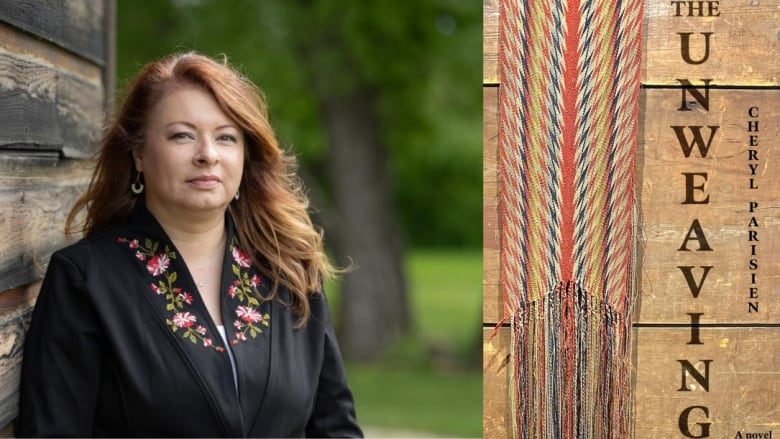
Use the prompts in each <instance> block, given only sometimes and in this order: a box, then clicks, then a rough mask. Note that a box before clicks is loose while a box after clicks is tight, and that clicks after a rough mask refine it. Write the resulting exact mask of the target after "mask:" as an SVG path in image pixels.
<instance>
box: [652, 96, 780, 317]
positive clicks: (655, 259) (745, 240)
mask: <svg viewBox="0 0 780 439" xmlns="http://www.w3.org/2000/svg"><path fill="white" fill-rule="evenodd" d="M644 94H645V100H646V102H645V106H644V111H645V114H644V120H645V124H644V126H645V130H644V135H643V139H644V140H643V142H642V144H640V145H639V156H638V161H639V163H641V164H642V165H643V166H642V167H641V169H637V173H639V172H641V175H637V178H638V182H640V183H641V194H640V196H641V199H640V204H641V207H642V227H643V236H642V238H643V242H644V255H643V256H644V257H643V258H642V260H641V261H640V265H639V267H640V269H641V272H640V276H641V280H642V300H641V309H640V311H641V312H640V313H639V314H638V317H639V318H638V321H639V322H685V321H688V322H690V318H689V317H688V315H687V314H686V313H690V312H699V313H704V315H703V316H702V317H701V320H702V323H704V322H710V323H746V322H757V323H780V296H779V295H778V293H780V286H778V285H780V260H778V259H777V258H776V257H773V256H774V255H776V254H777V251H778V250H780V217H778V215H777V212H778V209H780V179H778V178H777V175H778V174H777V173H778V169H777V167H776V166H777V165H776V164H777V163H780V148H777V140H778V123H780V91H779V90H752V89H751V90H740V91H735V90H719V89H713V90H711V91H710V99H711V102H710V109H709V111H704V110H703V109H701V108H699V109H697V110H694V111H677V107H678V106H679V105H680V99H681V96H680V91H679V90H657V89H650V90H645V91H644ZM751 108H753V109H755V114H757V115H758V117H755V118H754V117H750V115H749V112H750V109H751ZM751 122H753V123H755V124H756V130H755V131H749V126H748V125H749V123H751ZM672 126H679V127H685V128H684V129H681V130H679V131H682V132H684V133H685V135H686V136H687V137H686V139H687V140H686V143H687V141H689V140H691V139H692V138H693V134H692V131H691V129H690V128H689V127H691V126H701V127H703V128H701V130H700V132H701V134H702V139H703V140H708V139H709V138H710V135H712V142H711V144H710V147H709V149H708V150H707V152H706V156H705V157H701V153H700V151H699V150H698V148H696V147H694V149H693V150H692V151H691V152H690V156H689V157H687V158H686V157H685V152H684V148H682V147H681V144H680V141H679V139H678V138H677V133H676V131H675V129H673V128H672ZM710 127H717V128H710ZM713 133H714V134H713ZM751 141H752V142H754V143H755V146H752V147H751V146H750V142H751ZM689 146H690V145H689ZM751 151H755V154H753V153H751ZM751 166H753V168H752V169H751ZM693 187H697V188H698V189H693ZM751 187H753V188H754V189H751ZM687 198H690V199H689V200H688V201H689V203H688V204H683V203H685V202H686V199H687ZM705 201H706V202H705ZM694 203H695V204H694ZM752 203H755V204H752ZM751 211H752V212H751ZM694 220H698V222H699V224H700V225H701V228H702V232H703V235H701V236H700V237H701V240H702V242H703V240H706V243H707V244H708V245H709V247H710V248H711V251H699V249H700V246H699V241H698V240H693V241H692V240H688V241H687V242H686V243H685V248H686V249H688V250H687V251H680V248H683V244H684V242H685V240H686V236H688V235H687V234H688V233H689V230H690V228H691V225H692V223H693V221H694ZM696 236H697V237H698V236H699V235H696ZM752 238H754V239H755V240H752ZM753 263H755V264H756V265H757V267H756V268H755V269H753V268H751V264H753ZM678 267H695V268H693V269H686V268H682V269H681V268H678ZM700 267H712V268H710V269H705V268H700ZM704 270H708V273H707V276H706V277H704V281H703V282H702V281H701V280H702V277H703V275H704ZM686 271H687V273H688V275H689V276H690V277H691V278H692V279H693V280H694V281H695V285H696V286H700V287H701V288H700V290H698V297H694V292H693V291H692V290H691V288H690V287H689V285H688V281H687V280H686V274H685V273H686ZM694 289H696V288H694ZM751 289H753V290H751ZM751 291H752V293H751ZM751 294H752V295H753V296H755V297H753V298H751V297H750V296H751ZM751 303H752V304H754V306H757V307H758V309H757V310H752V309H751V308H750V306H751V305H749V304H751ZM779 329H780V328H779Z"/></svg>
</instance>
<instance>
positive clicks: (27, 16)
mask: <svg viewBox="0 0 780 439" xmlns="http://www.w3.org/2000/svg"><path fill="white" fill-rule="evenodd" d="M103 14H104V3H103V2H102V1H94V0H67V1H33V0H4V1H3V7H2V8H0V20H2V21H5V22H6V23H9V24H11V25H13V26H15V27H17V28H19V29H22V30H24V31H26V32H29V33H31V34H33V35H37V36H39V37H41V38H44V39H46V40H48V41H51V42H53V43H55V44H57V45H59V46H61V47H63V48H65V49H67V50H69V51H71V52H73V53H75V54H78V55H79V56H81V57H83V58H86V59H88V60H90V61H92V62H94V63H95V64H98V65H100V66H103V65H105V58H104V57H105V53H106V49H105V44H106V38H105V35H104V15H103Z"/></svg>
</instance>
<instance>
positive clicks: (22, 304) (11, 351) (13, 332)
mask: <svg viewBox="0 0 780 439" xmlns="http://www.w3.org/2000/svg"><path fill="white" fill-rule="evenodd" d="M39 290H40V282H33V283H31V284H29V285H25V286H22V287H19V288H14V289H11V290H9V291H4V292H2V293H0V425H7V424H9V423H10V422H11V421H12V420H13V419H14V418H16V414H17V412H18V400H19V395H18V388H19V378H20V372H21V365H22V346H23V343H24V335H25V331H26V330H27V327H28V326H29V324H30V317H31V313H32V307H33V305H34V303H35V298H36V297H37V296H38V291H39Z"/></svg>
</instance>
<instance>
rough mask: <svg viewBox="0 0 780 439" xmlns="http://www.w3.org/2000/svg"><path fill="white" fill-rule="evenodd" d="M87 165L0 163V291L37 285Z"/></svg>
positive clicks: (61, 238) (62, 239)
mask: <svg viewBox="0 0 780 439" xmlns="http://www.w3.org/2000/svg"><path fill="white" fill-rule="evenodd" d="M90 172H91V170H90V169H89V164H88V163H85V162H82V161H64V162H62V163H60V164H59V165H58V166H55V167H43V166H34V165H29V164H27V163H24V162H17V163H16V164H14V163H12V162H0V212H3V215H2V216H0V236H3V237H5V238H4V239H3V240H0V255H2V258H0V291H4V290H7V289H10V288H15V287H18V286H20V285H25V284H28V283H30V282H32V281H34V280H37V279H40V278H41V277H42V274H43V269H44V268H45V264H46V262H47V261H48V258H49V256H50V255H51V253H52V252H53V251H54V250H56V249H58V248H60V247H62V246H63V245H65V243H66V239H65V235H64V225H65V218H66V217H67V215H68V212H69V211H70V208H71V206H72V205H73V202H74V201H75V199H76V197H77V196H78V195H79V194H80V192H81V191H82V190H83V188H84V187H85V186H86V183H87V182H88V180H89V176H90Z"/></svg>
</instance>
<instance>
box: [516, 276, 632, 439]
mask: <svg viewBox="0 0 780 439" xmlns="http://www.w3.org/2000/svg"><path fill="white" fill-rule="evenodd" d="M630 334H631V323H630V320H629V319H626V318H624V317H623V316H621V315H620V313H618V312H616V311H615V310H614V309H613V308H612V307H610V306H609V305H607V304H605V303H603V302H599V301H598V300H597V299H594V297H593V296H592V295H590V294H588V293H587V292H586V291H584V290H583V289H582V288H581V287H580V286H579V285H576V284H574V283H567V284H561V285H559V286H558V287H557V288H556V289H555V290H554V291H552V292H550V294H549V295H547V296H546V297H543V298H541V299H539V300H538V301H535V302H533V303H529V304H528V305H527V306H526V307H523V308H522V309H520V310H519V312H518V314H517V315H516V316H515V317H514V319H513V321H512V346H514V347H515V349H516V351H515V355H516V356H517V358H518V359H519V362H518V364H517V367H516V368H515V371H514V372H515V373H514V375H513V382H512V386H511V387H512V388H513V389H515V390H516V392H517V394H516V396H517V397H516V398H515V399H514V400H513V403H514V404H516V405H515V407H514V408H513V413H514V416H515V419H514V421H515V422H514V427H515V428H516V431H515V436H516V437H521V438H523V439H536V438H630V437H632V434H633V432H632V428H631V425H632V424H631V423H630V422H628V421H629V420H630V419H631V414H632V405H631V400H630V398H629V397H630V385H631V383H630V358H631V340H630Z"/></svg>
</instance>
